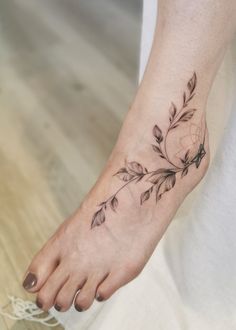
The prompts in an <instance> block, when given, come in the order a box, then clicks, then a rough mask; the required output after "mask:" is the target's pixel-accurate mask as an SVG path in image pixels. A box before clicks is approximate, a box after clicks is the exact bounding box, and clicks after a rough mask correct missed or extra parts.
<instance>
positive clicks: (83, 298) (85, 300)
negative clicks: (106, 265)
mask: <svg viewBox="0 0 236 330" xmlns="http://www.w3.org/2000/svg"><path fill="white" fill-rule="evenodd" d="M104 277H105V276H104V275H103V276H100V277H98V276H96V277H95V276H91V277H89V278H88V279H87V281H86V283H85V284H84V286H83V288H82V289H81V290H80V292H79V293H78V295H77V296H76V298H75V302H74V305H75V309H76V310H77V311H78V312H82V311H85V310H86V309H88V308H89V307H90V306H91V305H92V303H93V301H94V298H95V294H96V290H97V287H98V285H99V283H101V281H102V280H103V279H104Z"/></svg>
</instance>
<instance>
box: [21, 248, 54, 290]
mask: <svg viewBox="0 0 236 330" xmlns="http://www.w3.org/2000/svg"><path fill="white" fill-rule="evenodd" d="M58 263H59V258H58V255H56V254H55V252H53V251H48V253H47V254H46V253H44V252H41V251H40V252H38V254H37V255H36V256H35V257H34V258H33V260H32V262H31V264H30V266H29V267H28V270H27V272H26V274H25V277H24V281H23V284H22V285H23V287H24V289H25V290H27V291H29V292H32V293H35V292H38V291H39V290H40V289H41V288H42V286H43V285H44V283H45V282H46V280H47V279H48V277H49V276H50V275H51V274H52V272H53V271H54V270H55V269H56V267H57V265H58Z"/></svg>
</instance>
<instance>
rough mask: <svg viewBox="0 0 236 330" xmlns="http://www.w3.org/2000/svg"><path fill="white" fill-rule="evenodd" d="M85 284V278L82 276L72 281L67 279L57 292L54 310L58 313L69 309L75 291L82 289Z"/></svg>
mask: <svg viewBox="0 0 236 330" xmlns="http://www.w3.org/2000/svg"><path fill="white" fill-rule="evenodd" d="M78 279H79V280H78ZM85 282H86V277H85V276H84V275H82V274H81V275H78V276H76V278H73V279H72V278H69V279H68V281H67V282H66V283H65V284H64V285H63V287H62V288H61V290H60V291H59V292H58V295H57V297H56V299H55V305H54V308H55V309H56V310H57V311H58V312H66V311H67V310H68V309H69V308H70V307H71V305H72V303H73V300H74V298H75V295H76V293H77V291H78V290H80V289H81V288H82V287H83V285H84V283H85Z"/></svg>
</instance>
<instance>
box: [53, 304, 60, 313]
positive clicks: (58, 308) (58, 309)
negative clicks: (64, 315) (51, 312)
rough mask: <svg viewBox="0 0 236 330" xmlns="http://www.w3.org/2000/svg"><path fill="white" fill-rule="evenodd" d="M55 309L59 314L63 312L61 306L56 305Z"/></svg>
mask: <svg viewBox="0 0 236 330" xmlns="http://www.w3.org/2000/svg"><path fill="white" fill-rule="evenodd" d="M54 308H55V310H57V311H58V312H60V311H61V306H60V305H58V304H55V306H54Z"/></svg>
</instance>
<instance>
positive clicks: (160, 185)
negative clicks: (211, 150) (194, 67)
mask: <svg viewBox="0 0 236 330" xmlns="http://www.w3.org/2000/svg"><path fill="white" fill-rule="evenodd" d="M196 86H197V75H196V73H195V72H194V73H193V75H192V77H191V79H190V80H189V81H188V83H187V89H186V91H184V92H183V103H182V107H181V108H180V109H179V110H178V109H177V106H176V105H175V104H174V103H173V102H172V103H171V105H170V108H169V126H168V128H167V130H166V132H165V134H163V131H162V130H161V129H160V127H159V126H158V125H157V124H155V125H154V127H153V129H152V135H153V137H154V139H155V144H152V150H153V151H154V152H155V153H156V154H157V156H158V157H159V158H162V159H164V160H165V161H166V164H167V166H166V168H158V169H156V170H152V171H148V169H147V168H146V167H144V166H143V165H141V164H140V163H138V162H136V161H132V162H127V163H125V166H124V167H122V168H120V169H119V170H118V171H117V172H116V173H115V174H114V176H115V177H116V178H118V179H119V180H121V181H122V182H123V185H122V186H121V187H120V188H119V189H118V190H117V191H116V192H115V194H113V195H112V196H110V197H109V198H108V199H107V200H106V201H104V202H102V203H101V204H99V205H98V207H99V209H98V210H97V211H96V212H95V213H94V215H93V218H92V222H91V228H94V227H96V226H100V225H102V224H103V223H104V222H105V221H106V212H107V211H108V210H111V211H112V212H116V211H117V209H118V206H119V200H118V197H117V196H118V194H119V192H120V191H122V190H123V189H125V187H126V186H128V185H129V184H131V183H134V182H135V183H138V182H140V181H142V180H143V179H144V178H145V179H146V180H145V181H146V182H149V183H150V187H149V188H148V189H147V190H146V191H144V192H143V193H142V194H141V195H140V205H143V204H144V203H145V202H146V201H148V200H149V199H150V198H151V197H152V195H154V196H155V201H156V203H157V202H158V201H159V200H160V199H161V198H162V196H163V195H164V194H165V193H166V192H168V191H170V190H171V189H173V188H174V186H175V184H176V179H177V174H178V173H179V174H180V178H183V177H185V176H186V175H187V174H188V172H189V167H190V166H192V165H195V167H196V168H198V167H199V166H200V164H201V161H202V159H203V157H204V156H205V155H206V151H205V146H204V144H205V130H206V127H204V134H203V136H204V138H203V141H200V144H199V148H198V151H197V153H196V154H194V156H191V150H190V149H188V150H187V151H186V152H185V154H184V155H182V157H181V158H179V160H180V163H181V165H177V164H175V163H174V162H173V161H172V160H171V158H170V156H169V154H168V151H167V142H168V135H169V133H170V132H171V131H172V130H174V129H176V128H177V127H178V126H179V125H181V124H184V123H186V122H189V121H190V120H191V119H192V118H193V116H194V113H195V112H196V111H197V109H195V108H188V105H189V102H190V101H191V100H192V99H193V97H194V95H195V90H196Z"/></svg>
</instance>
